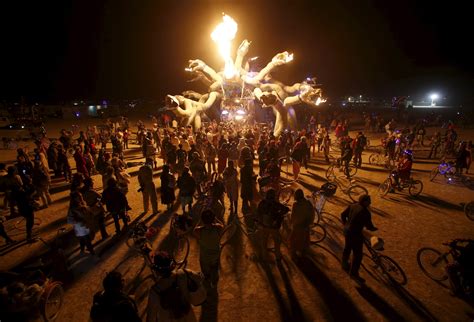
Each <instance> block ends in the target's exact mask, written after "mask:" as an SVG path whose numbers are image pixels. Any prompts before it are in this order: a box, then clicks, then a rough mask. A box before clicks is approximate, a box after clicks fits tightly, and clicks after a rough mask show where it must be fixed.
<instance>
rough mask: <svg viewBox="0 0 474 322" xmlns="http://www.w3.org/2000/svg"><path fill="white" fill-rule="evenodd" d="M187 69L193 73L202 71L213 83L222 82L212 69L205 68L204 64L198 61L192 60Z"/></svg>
mask: <svg viewBox="0 0 474 322" xmlns="http://www.w3.org/2000/svg"><path fill="white" fill-rule="evenodd" d="M189 68H190V69H191V70H192V71H193V72H194V71H202V72H204V73H206V74H208V75H209V76H210V77H211V78H212V79H213V80H214V81H216V82H222V77H221V75H219V74H218V73H216V71H215V70H214V69H212V68H211V67H209V66H207V64H206V63H205V62H203V61H202V60H200V59H192V60H190V61H189Z"/></svg>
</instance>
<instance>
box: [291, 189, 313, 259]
mask: <svg viewBox="0 0 474 322" xmlns="http://www.w3.org/2000/svg"><path fill="white" fill-rule="evenodd" d="M294 197H295V203H294V204H293V208H292V210H291V217H290V224H291V233H290V250H291V253H292V255H293V256H301V255H303V254H304V253H305V252H306V251H307V250H308V249H309V244H310V238H309V235H310V230H311V225H312V224H313V221H314V217H315V213H314V208H313V205H312V204H311V202H310V201H309V200H308V199H306V198H305V197H304V193H303V190H301V189H297V190H296V191H295V195H294Z"/></svg>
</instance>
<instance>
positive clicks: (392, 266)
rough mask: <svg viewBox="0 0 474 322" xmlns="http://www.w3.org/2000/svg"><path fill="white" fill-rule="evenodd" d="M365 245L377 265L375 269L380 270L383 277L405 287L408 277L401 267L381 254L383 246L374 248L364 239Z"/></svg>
mask: <svg viewBox="0 0 474 322" xmlns="http://www.w3.org/2000/svg"><path fill="white" fill-rule="evenodd" d="M364 244H365V247H366V248H367V250H368V251H369V254H370V259H371V260H372V261H373V262H374V264H375V266H374V268H376V269H377V268H380V270H381V271H382V274H383V275H385V276H387V277H388V278H389V279H390V280H391V281H394V282H395V283H397V284H399V285H405V284H406V283H407V282H408V279H407V276H406V275H405V272H404V271H403V269H402V268H401V267H400V265H398V264H397V262H395V261H394V260H393V259H392V258H390V257H388V256H387V255H382V254H380V252H381V251H383V246H382V247H380V248H374V247H372V244H371V242H370V241H369V240H368V239H367V238H364Z"/></svg>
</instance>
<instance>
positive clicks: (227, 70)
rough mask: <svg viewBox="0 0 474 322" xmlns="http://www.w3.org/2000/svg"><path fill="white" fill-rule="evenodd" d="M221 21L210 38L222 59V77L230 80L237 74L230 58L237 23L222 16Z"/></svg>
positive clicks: (226, 16) (228, 17)
mask: <svg viewBox="0 0 474 322" xmlns="http://www.w3.org/2000/svg"><path fill="white" fill-rule="evenodd" d="M222 20H223V21H222V22H221V23H220V24H219V25H217V27H216V28H215V29H214V31H213V32H212V33H211V38H212V40H213V41H214V42H215V43H216V44H217V46H218V48H219V54H220V55H221V57H222V58H223V59H224V63H225V67H224V76H225V77H226V78H232V77H234V76H235V75H236V74H237V71H236V70H235V68H234V63H233V61H232V57H231V46H232V40H234V38H235V34H236V33H237V23H236V22H235V20H234V19H232V18H231V17H230V16H228V15H224V16H223V17H222Z"/></svg>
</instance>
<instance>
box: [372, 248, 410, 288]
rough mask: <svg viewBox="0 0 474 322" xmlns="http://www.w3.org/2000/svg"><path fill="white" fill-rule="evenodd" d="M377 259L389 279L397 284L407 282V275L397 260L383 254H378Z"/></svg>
mask: <svg viewBox="0 0 474 322" xmlns="http://www.w3.org/2000/svg"><path fill="white" fill-rule="evenodd" d="M379 261H380V262H379V263H380V267H381V268H382V270H383V271H384V272H385V273H386V274H387V275H388V277H389V278H390V279H391V280H393V281H394V282H396V283H397V284H399V285H405V284H406V283H407V281H408V280H407V276H406V275H405V272H404V271H403V269H402V268H401V267H400V265H398V264H397V262H395V261H394V260H393V259H391V258H390V257H388V256H385V255H379Z"/></svg>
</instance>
